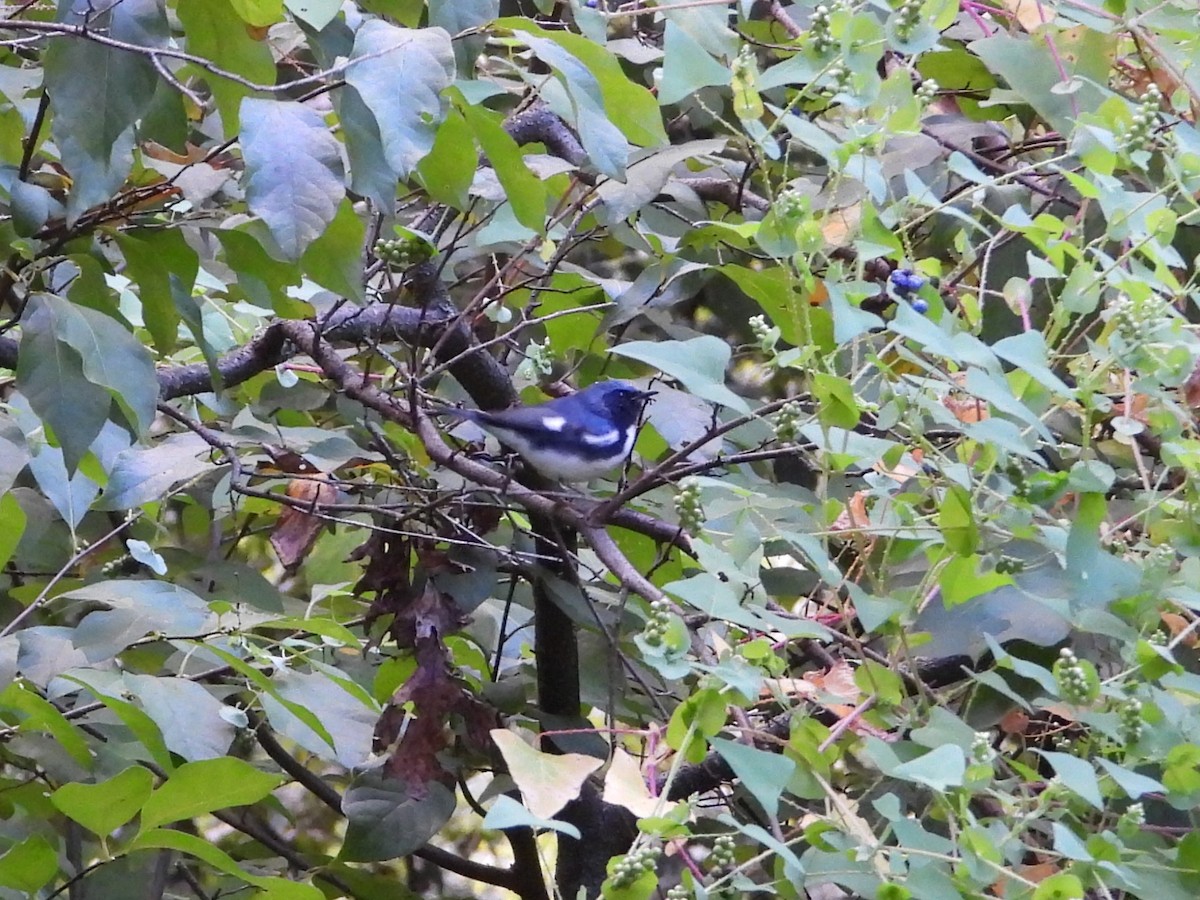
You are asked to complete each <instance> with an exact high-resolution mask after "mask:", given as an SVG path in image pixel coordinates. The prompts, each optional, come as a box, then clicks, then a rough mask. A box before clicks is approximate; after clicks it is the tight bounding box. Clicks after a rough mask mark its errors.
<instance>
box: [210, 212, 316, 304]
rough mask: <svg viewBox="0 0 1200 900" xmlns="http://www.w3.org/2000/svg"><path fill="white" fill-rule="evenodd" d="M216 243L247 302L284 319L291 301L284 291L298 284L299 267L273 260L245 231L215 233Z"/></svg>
mask: <svg viewBox="0 0 1200 900" xmlns="http://www.w3.org/2000/svg"><path fill="white" fill-rule="evenodd" d="M264 236H265V235H264ZM217 240H219V241H220V242H221V247H222V248H223V249H224V251H225V262H226V263H227V264H228V265H229V267H230V268H231V269H233V271H234V272H236V273H237V279H238V285H239V286H240V287H241V288H242V290H244V291H245V292H246V296H247V298H248V299H249V300H250V302H251V303H254V304H256V305H258V306H261V307H264V308H266V309H273V310H275V311H276V312H277V313H279V314H280V315H283V316H288V314H289V313H290V312H291V309H290V305H291V302H292V301H291V300H290V299H289V297H288V295H287V288H289V287H291V286H292V285H295V284H299V283H300V281H301V276H300V267H299V266H297V265H295V264H293V263H286V262H281V261H280V260H277V259H274V258H273V257H272V256H271V255H270V254H269V253H267V251H266V250H265V249H263V245H262V243H261V242H260V241H259V240H258V238H257V237H255V236H254V235H253V234H251V233H250V232H249V231H242V230H234V229H225V230H222V231H218V232H217ZM267 240H268V242H269V241H270V238H268V239H267Z"/></svg>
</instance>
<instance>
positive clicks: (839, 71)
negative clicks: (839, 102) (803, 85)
mask: <svg viewBox="0 0 1200 900" xmlns="http://www.w3.org/2000/svg"><path fill="white" fill-rule="evenodd" d="M849 86H850V70H849V69H847V68H846V67H845V66H830V67H829V68H828V69H826V70H825V84H824V85H823V86H822V88H821V90H822V92H823V93H824V94H825V96H826V97H832V96H834V95H835V94H840V93H841V92H842V91H844V90H846V88H848V87H849Z"/></svg>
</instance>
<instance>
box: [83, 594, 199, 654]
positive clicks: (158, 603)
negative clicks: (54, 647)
mask: <svg viewBox="0 0 1200 900" xmlns="http://www.w3.org/2000/svg"><path fill="white" fill-rule="evenodd" d="M60 596H61V597H62V598H63V599H70V600H80V601H86V602H87V603H89V604H103V605H104V606H105V607H107V608H106V609H93V610H92V611H90V612H88V613H87V614H86V615H85V616H84V617H83V619H82V620H81V621H80V623H79V624H78V625H77V626H76V627H75V633H74V636H73V638H72V640H73V641H74V643H75V646H76V647H77V648H78V649H80V650H82V651H83V652H84V653H86V654H87V657H88V660H89V661H90V662H101V661H103V660H106V659H111V658H112V657H113V656H115V655H116V654H118V653H120V652H121V651H122V650H124V649H125V648H126V647H128V646H129V645H130V644H132V643H134V642H135V641H138V640H141V639H142V638H143V637H145V636H146V635H147V634H152V633H155V632H158V633H162V634H169V635H172V636H176V637H184V636H187V635H193V634H200V633H204V632H206V631H207V630H209V629H211V628H214V627H215V626H216V616H215V615H214V614H213V613H212V612H210V611H209V608H208V604H207V603H205V602H204V601H203V600H201V599H200V598H199V597H197V596H196V595H195V594H193V593H192V592H191V591H189V590H188V589H187V588H184V587H180V586H179V585H176V584H171V583H169V582H166V581H154V580H151V579H121V578H110V579H108V580H105V581H97V582H94V583H92V584H89V585H85V586H84V587H81V588H76V589H75V590H72V591H68V592H66V593H64V594H62V595H60Z"/></svg>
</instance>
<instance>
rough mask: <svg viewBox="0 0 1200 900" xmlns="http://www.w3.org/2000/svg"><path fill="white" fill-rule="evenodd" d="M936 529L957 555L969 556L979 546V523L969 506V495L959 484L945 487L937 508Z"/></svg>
mask: <svg viewBox="0 0 1200 900" xmlns="http://www.w3.org/2000/svg"><path fill="white" fill-rule="evenodd" d="M938 530H939V531H940V532H941V533H942V540H943V541H944V542H945V544H946V546H947V547H948V548H950V549H951V550H952V551H954V552H955V553H957V554H958V555H959V556H971V555H972V554H973V553H974V552H975V549H976V547H978V546H979V525H978V524H977V523H976V522H975V514H974V512H973V511H972V508H971V495H970V494H969V493H967V491H966V489H964V488H963V487H962V486H961V485H957V484H952V485H950V486H949V487H947V488H946V495H945V496H944V497H943V498H942V503H941V506H940V507H939V508H938Z"/></svg>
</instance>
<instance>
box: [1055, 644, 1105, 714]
mask: <svg viewBox="0 0 1200 900" xmlns="http://www.w3.org/2000/svg"><path fill="white" fill-rule="evenodd" d="M1090 665H1091V664H1090V663H1085V662H1081V661H1080V659H1079V657H1077V656H1076V655H1075V653H1074V651H1072V650H1071V648H1070V647H1063V648H1062V649H1061V650H1060V651H1058V659H1057V660H1055V662H1054V680H1055V682H1056V683H1057V684H1058V689H1059V691H1061V692H1062V695H1063V699H1065V700H1066V701H1067V702H1068V703H1074V704H1075V705H1076V706H1086V705H1087V704H1089V703H1092V702H1093V701H1094V700H1095V699H1096V696H1097V695H1098V694H1099V684H1098V683H1097V680H1096V678H1095V677H1094V670H1093V671H1092V672H1089V670H1088V669H1089V667H1090Z"/></svg>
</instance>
